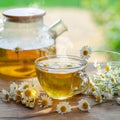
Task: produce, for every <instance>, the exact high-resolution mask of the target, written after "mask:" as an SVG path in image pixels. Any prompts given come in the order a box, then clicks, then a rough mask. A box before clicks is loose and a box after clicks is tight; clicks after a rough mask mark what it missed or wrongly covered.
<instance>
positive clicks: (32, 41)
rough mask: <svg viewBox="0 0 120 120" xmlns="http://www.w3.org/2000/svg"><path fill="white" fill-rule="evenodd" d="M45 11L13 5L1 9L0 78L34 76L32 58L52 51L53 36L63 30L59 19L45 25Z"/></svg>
mask: <svg viewBox="0 0 120 120" xmlns="http://www.w3.org/2000/svg"><path fill="white" fill-rule="evenodd" d="M44 15H45V11H44V10H42V9H38V8H15V9H8V10H5V11H4V12H3V16H4V17H3V19H2V23H3V25H2V26H1V28H0V77H4V78H6V79H7V78H8V79H9V78H14V79H15V78H16V79H20V78H31V77H34V76H36V74H35V69H34V67H35V66H34V60H35V59H36V58H37V57H41V56H45V55H50V54H55V53H56V47H55V38H56V37H57V36H59V35H60V34H62V33H63V32H64V31H66V30H67V28H66V26H65V25H64V23H63V22H62V21H61V20H59V21H57V22H56V23H55V24H53V25H51V26H50V27H47V26H45V25H44V24H43V16H44Z"/></svg>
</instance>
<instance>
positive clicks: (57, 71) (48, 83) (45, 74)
mask: <svg viewBox="0 0 120 120" xmlns="http://www.w3.org/2000/svg"><path fill="white" fill-rule="evenodd" d="M35 63H36V73H37V76H38V79H39V82H40V84H41V86H42V88H43V90H44V91H45V92H46V93H47V94H48V95H49V96H50V97H52V98H54V99H66V98H68V97H71V96H73V94H74V93H73V91H74V90H75V89H76V90H77V89H79V91H83V89H85V88H86V86H84V87H82V84H83V81H84V80H83V79H82V78H81V77H80V70H83V69H84V68H85V67H86V64H85V63H84V62H80V61H79V60H78V59H74V58H59V57H56V58H54V57H51V58H48V59H45V60H39V59H38V60H36V62H35Z"/></svg>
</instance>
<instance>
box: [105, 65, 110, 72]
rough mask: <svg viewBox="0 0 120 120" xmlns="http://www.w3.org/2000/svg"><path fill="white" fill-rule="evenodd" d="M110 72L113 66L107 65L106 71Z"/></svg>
mask: <svg viewBox="0 0 120 120" xmlns="http://www.w3.org/2000/svg"><path fill="white" fill-rule="evenodd" d="M110 70H111V65H110V64H109V63H107V65H106V66H105V71H106V72H108V71H110Z"/></svg>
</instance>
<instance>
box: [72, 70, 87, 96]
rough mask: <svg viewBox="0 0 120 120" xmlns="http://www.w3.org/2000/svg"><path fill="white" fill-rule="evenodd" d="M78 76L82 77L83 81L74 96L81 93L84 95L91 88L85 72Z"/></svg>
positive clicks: (75, 90)
mask: <svg viewBox="0 0 120 120" xmlns="http://www.w3.org/2000/svg"><path fill="white" fill-rule="evenodd" d="M78 76H79V77H80V79H82V83H81V84H80V85H79V87H78V88H77V89H74V90H73V95H76V94H80V93H81V94H82V93H84V92H85V91H86V90H87V88H88V87H89V77H88V75H87V74H86V73H85V72H84V71H80V72H79V73H78Z"/></svg>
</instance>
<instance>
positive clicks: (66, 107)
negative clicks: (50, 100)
mask: <svg viewBox="0 0 120 120" xmlns="http://www.w3.org/2000/svg"><path fill="white" fill-rule="evenodd" d="M56 111H57V112H58V113H59V114H64V113H68V112H71V105H70V104H69V102H60V103H59V104H57V108H56Z"/></svg>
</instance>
